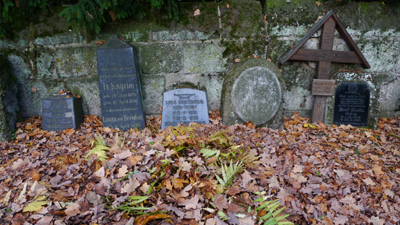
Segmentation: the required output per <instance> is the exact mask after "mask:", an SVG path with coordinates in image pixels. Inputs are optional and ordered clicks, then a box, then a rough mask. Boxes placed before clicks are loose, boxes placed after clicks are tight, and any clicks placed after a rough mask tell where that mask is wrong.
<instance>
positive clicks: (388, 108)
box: [379, 79, 400, 118]
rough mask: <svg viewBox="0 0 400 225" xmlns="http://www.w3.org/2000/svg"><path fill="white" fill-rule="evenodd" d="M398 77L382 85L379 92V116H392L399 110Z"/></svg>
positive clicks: (395, 115) (399, 91) (399, 89)
mask: <svg viewBox="0 0 400 225" xmlns="http://www.w3.org/2000/svg"><path fill="white" fill-rule="evenodd" d="M399 87H400V79H396V80H393V81H392V82H389V83H387V84H384V85H382V87H381V91H380V93H379V96H380V97H379V117H385V118H393V117H397V114H398V113H399V112H400V104H399V103H400V88H399Z"/></svg>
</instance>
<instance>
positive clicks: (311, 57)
mask: <svg viewBox="0 0 400 225" xmlns="http://www.w3.org/2000/svg"><path fill="white" fill-rule="evenodd" d="M321 27H322V32H321V39H320V43H321V44H320V49H301V46H303V44H304V43H306V42H307V40H308V39H309V38H310V37H311V36H312V35H313V34H314V33H315V32H316V31H317V30H319V29H320V28H321ZM335 30H337V31H338V32H339V34H340V36H341V37H342V38H343V40H344V41H345V42H346V44H347V45H348V46H349V48H350V51H334V50H332V48H333V41H334V38H335ZM288 60H295V61H313V62H318V72H317V80H314V82H313V90H312V92H313V95H314V107H313V111H312V122H324V118H325V108H326V98H327V96H332V95H334V87H335V82H334V81H333V82H332V80H329V71H330V67H331V63H351V64H361V66H362V67H363V68H366V69H369V68H371V66H370V65H369V64H368V62H367V60H366V59H365V58H364V56H363V55H362V53H361V52H360V50H359V49H358V48H357V45H356V44H355V43H354V41H353V39H352V38H351V37H350V35H349V33H348V32H347V31H346V29H345V28H344V26H343V24H342V22H341V21H340V20H339V18H338V17H337V15H336V14H335V13H334V12H333V11H330V12H329V13H327V14H326V15H325V16H324V17H323V18H322V19H320V20H319V21H318V22H317V23H316V24H315V25H314V26H313V27H312V28H311V30H310V31H309V32H308V33H307V34H306V35H305V36H304V37H303V38H302V39H301V40H300V41H299V42H298V43H297V44H296V45H295V46H294V47H293V48H292V49H291V50H290V51H289V52H288V53H287V54H286V55H285V56H284V57H283V58H282V60H281V61H280V63H281V64H284V63H285V62H286V61H288ZM321 85H322V86H321ZM321 87H322V88H321ZM316 89H319V90H316ZM323 89H326V90H329V91H324V90H323Z"/></svg>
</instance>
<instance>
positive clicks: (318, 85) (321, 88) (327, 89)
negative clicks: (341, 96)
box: [312, 79, 335, 96]
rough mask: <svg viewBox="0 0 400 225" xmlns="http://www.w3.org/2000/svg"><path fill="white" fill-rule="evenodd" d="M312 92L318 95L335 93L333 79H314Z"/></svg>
mask: <svg viewBox="0 0 400 225" xmlns="http://www.w3.org/2000/svg"><path fill="white" fill-rule="evenodd" d="M312 94H313V95H319V96H333V95H334V94H335V81H334V80H322V79H314V80H313V85H312Z"/></svg>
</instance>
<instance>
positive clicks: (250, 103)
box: [221, 59, 286, 129]
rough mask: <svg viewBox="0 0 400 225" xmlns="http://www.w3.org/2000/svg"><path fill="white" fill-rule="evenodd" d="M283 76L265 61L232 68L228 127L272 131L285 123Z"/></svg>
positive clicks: (225, 96) (226, 93) (224, 111)
mask: <svg viewBox="0 0 400 225" xmlns="http://www.w3.org/2000/svg"><path fill="white" fill-rule="evenodd" d="M285 90H286V84H285V82H284V80H283V79H282V73H281V71H280V70H279V68H278V67H277V66H276V65H275V64H274V63H272V62H270V61H268V60H265V59H249V60H247V61H245V62H244V63H240V64H237V65H236V67H234V68H232V69H231V70H230V71H229V72H228V73H227V76H226V78H225V80H224V84H223V89H222V104H221V115H222V123H223V124H224V125H228V126H230V125H234V124H241V123H246V122H249V121H251V122H253V123H254V124H256V125H266V126H268V127H270V128H273V129H277V128H281V127H282V126H283V123H284V111H283V104H282V93H284V92H285Z"/></svg>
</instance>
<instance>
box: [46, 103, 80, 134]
mask: <svg viewBox="0 0 400 225" xmlns="http://www.w3.org/2000/svg"><path fill="white" fill-rule="evenodd" d="M82 121H83V110H82V101H81V99H80V98H77V97H74V96H71V95H53V96H51V97H48V98H45V99H43V108H42V129H43V130H54V131H62V130H65V129H67V128H74V129H77V128H78V127H79V125H80V124H81V123H82Z"/></svg>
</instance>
